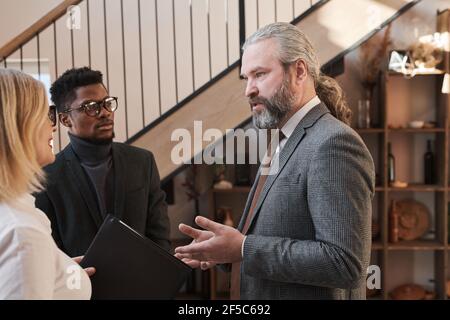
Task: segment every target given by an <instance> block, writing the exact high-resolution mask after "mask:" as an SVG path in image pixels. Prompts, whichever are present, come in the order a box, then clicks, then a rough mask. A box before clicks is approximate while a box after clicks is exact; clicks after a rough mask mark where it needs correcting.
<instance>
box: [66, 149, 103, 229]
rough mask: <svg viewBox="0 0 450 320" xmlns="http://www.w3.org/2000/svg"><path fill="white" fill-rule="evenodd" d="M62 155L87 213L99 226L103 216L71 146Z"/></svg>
mask: <svg viewBox="0 0 450 320" xmlns="http://www.w3.org/2000/svg"><path fill="white" fill-rule="evenodd" d="M64 157H65V159H66V164H67V166H66V170H67V172H68V174H69V175H70V176H71V180H72V181H75V183H76V186H77V189H78V191H79V192H80V193H81V196H82V197H83V199H84V201H85V203H86V205H87V207H88V210H89V213H90V215H91V217H92V219H93V220H94V222H95V224H96V226H97V227H98V228H99V227H100V226H101V224H102V223H103V218H102V216H101V214H100V212H99V210H98V206H97V201H96V200H95V194H93V193H92V192H91V191H90V190H91V188H90V187H89V182H88V181H87V177H86V174H85V173H84V171H83V168H82V167H81V164H80V160H79V159H78V158H77V156H76V155H75V152H74V151H73V149H72V147H71V146H70V145H69V146H68V147H67V148H66V149H65V151H64Z"/></svg>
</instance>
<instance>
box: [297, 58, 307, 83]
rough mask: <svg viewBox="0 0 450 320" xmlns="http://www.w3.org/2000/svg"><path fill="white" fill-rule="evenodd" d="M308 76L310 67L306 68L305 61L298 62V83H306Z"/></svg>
mask: <svg viewBox="0 0 450 320" xmlns="http://www.w3.org/2000/svg"><path fill="white" fill-rule="evenodd" d="M307 75H308V67H307V66H306V63H305V61H303V60H301V59H300V60H298V61H297V62H296V63H295V80H296V81H297V82H303V81H305V79H306V77H307Z"/></svg>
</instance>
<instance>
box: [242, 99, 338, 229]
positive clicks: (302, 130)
mask: <svg viewBox="0 0 450 320" xmlns="http://www.w3.org/2000/svg"><path fill="white" fill-rule="evenodd" d="M329 112H330V111H329V110H328V108H327V107H326V106H325V105H324V104H323V103H321V104H319V105H318V106H316V107H314V108H313V109H312V110H311V111H310V112H308V113H307V114H306V115H305V117H304V118H303V119H302V120H301V121H300V122H299V124H298V125H297V127H296V128H295V130H294V132H293V133H292V135H291V136H290V137H289V139H288V141H287V142H286V144H285V146H284V148H283V149H282V150H281V152H280V155H279V161H278V163H279V167H278V170H277V171H276V173H274V174H272V175H270V176H268V177H267V180H266V183H265V184H264V187H263V189H262V191H261V194H260V196H259V199H258V202H257V203H256V206H255V212H254V214H253V217H252V220H251V221H250V225H249V227H248V230H250V228H251V227H252V224H253V222H254V221H255V219H256V217H257V215H258V214H259V210H260V209H261V206H262V204H263V203H264V200H265V199H266V196H267V193H268V192H269V190H270V188H271V187H272V185H273V183H274V182H275V180H276V179H277V178H278V176H279V174H280V172H281V171H282V170H283V168H284V166H285V165H286V163H287V161H288V160H289V158H290V157H291V155H292V153H293V152H294V151H295V149H296V148H297V146H298V145H299V143H300V142H301V141H302V139H303V137H304V136H305V134H306V129H308V128H310V127H312V126H313V125H314V124H315V123H316V121H317V120H319V119H320V118H321V117H322V116H323V115H324V114H326V113H329ZM256 184H257V181H256V182H255V184H254V186H255V185H256ZM254 186H253V187H254ZM253 189H254V188H253ZM252 198H253V196H252ZM247 202H248V201H247ZM250 203H251V201H250Z"/></svg>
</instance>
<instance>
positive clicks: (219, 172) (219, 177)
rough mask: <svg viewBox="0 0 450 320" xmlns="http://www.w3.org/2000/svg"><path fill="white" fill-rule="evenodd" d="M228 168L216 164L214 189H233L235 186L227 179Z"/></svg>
mask: <svg viewBox="0 0 450 320" xmlns="http://www.w3.org/2000/svg"><path fill="white" fill-rule="evenodd" d="M225 173H226V167H225V165H224V164H216V167H215V181H216V182H215V183H214V189H221V190H222V189H232V188H233V184H232V183H231V182H230V181H227V180H226V179H225Z"/></svg>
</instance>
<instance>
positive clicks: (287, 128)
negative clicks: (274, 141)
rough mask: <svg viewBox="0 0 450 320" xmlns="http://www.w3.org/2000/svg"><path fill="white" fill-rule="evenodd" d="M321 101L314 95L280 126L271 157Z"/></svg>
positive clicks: (277, 152) (280, 148)
mask: <svg viewBox="0 0 450 320" xmlns="http://www.w3.org/2000/svg"><path fill="white" fill-rule="evenodd" d="M320 103H321V101H320V99H319V97H318V96H314V98H312V99H311V100H309V101H308V102H307V103H306V104H305V105H304V106H303V107H301V108H300V110H298V111H297V112H296V113H294V115H293V116H292V117H290V118H289V120H288V121H287V122H286V123H285V125H284V126H283V127H282V128H281V132H283V134H284V139H282V140H281V141H280V143H279V144H278V146H277V149H276V151H275V153H274V156H273V157H272V158H273V159H278V157H277V155H278V154H279V153H280V152H281V150H282V149H283V147H284V146H285V145H286V142H287V141H288V140H289V137H290V136H291V135H292V133H293V132H294V130H295V128H297V126H298V124H299V123H300V121H301V120H302V119H303V118H304V117H305V116H306V115H307V114H308V112H310V111H311V109H312V108H314V107H315V106H318V105H319V104H320ZM245 239H247V236H245V237H244V240H243V241H242V246H241V255H242V257H243V256H244V243H245Z"/></svg>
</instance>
